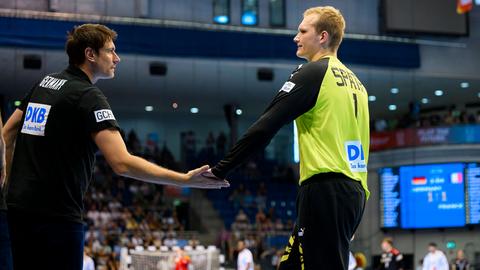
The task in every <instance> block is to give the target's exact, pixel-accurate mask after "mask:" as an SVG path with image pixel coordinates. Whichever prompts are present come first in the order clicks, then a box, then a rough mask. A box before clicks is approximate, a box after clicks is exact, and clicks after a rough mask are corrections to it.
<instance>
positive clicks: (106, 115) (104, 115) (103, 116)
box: [93, 110, 115, 123]
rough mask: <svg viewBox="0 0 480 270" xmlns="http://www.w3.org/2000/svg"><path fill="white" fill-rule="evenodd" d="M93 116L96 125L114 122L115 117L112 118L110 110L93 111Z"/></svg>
mask: <svg viewBox="0 0 480 270" xmlns="http://www.w3.org/2000/svg"><path fill="white" fill-rule="evenodd" d="M93 114H95V120H97V123H99V122H102V121H106V120H115V116H113V112H112V111H111V110H98V111H94V112H93Z"/></svg>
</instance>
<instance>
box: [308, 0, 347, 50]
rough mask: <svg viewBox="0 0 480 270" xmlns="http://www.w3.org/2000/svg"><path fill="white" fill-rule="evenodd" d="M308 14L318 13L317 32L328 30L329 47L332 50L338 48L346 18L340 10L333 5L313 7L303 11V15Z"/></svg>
mask: <svg viewBox="0 0 480 270" xmlns="http://www.w3.org/2000/svg"><path fill="white" fill-rule="evenodd" d="M308 15H317V22H316V23H315V30H316V31H317V33H321V32H322V31H327V33H328V34H329V35H330V44H329V45H328V47H329V48H330V49H331V50H337V49H338V47H339V46H340V43H341V42H342V39H343V34H344V32H345V19H344V18H343V15H342V13H341V12H340V10H338V9H336V8H334V7H332V6H324V7H313V8H309V9H307V10H305V12H304V13H303V17H306V16H308Z"/></svg>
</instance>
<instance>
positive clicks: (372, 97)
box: [368, 96, 377, 102]
mask: <svg viewBox="0 0 480 270" xmlns="http://www.w3.org/2000/svg"><path fill="white" fill-rule="evenodd" d="M375 100H377V97H376V96H368V101H372V102H373V101H375Z"/></svg>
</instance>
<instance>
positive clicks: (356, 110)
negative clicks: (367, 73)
mask: <svg viewBox="0 0 480 270" xmlns="http://www.w3.org/2000/svg"><path fill="white" fill-rule="evenodd" d="M357 103H358V102H357V94H355V93H353V106H355V118H357V112H358V104H357Z"/></svg>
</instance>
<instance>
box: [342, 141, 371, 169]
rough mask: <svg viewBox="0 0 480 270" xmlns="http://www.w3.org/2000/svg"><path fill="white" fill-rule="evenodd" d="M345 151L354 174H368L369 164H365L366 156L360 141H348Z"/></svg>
mask: <svg viewBox="0 0 480 270" xmlns="http://www.w3.org/2000/svg"><path fill="white" fill-rule="evenodd" d="M345 151H346V152H347V160H348V164H349V166H350V171H352V172H367V164H366V163H365V154H364V153H363V147H362V144H361V143H360V141H346V142H345Z"/></svg>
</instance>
